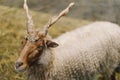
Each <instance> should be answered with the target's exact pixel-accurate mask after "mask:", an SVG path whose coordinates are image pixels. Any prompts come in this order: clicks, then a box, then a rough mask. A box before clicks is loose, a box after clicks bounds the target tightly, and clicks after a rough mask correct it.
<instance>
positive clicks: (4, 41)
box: [0, 0, 120, 80]
mask: <svg viewBox="0 0 120 80" xmlns="http://www.w3.org/2000/svg"><path fill="white" fill-rule="evenodd" d="M70 2H75V6H74V7H72V8H71V10H70V12H69V14H68V15H67V16H66V17H64V18H62V19H60V20H59V21H58V22H57V23H56V24H55V25H54V26H53V27H52V28H51V29H50V32H49V34H50V35H51V36H52V37H53V38H55V37H57V36H59V35H61V34H62V33H65V32H67V31H71V30H73V29H75V28H77V27H80V26H83V25H86V24H89V23H91V22H94V21H110V22H113V23H117V24H120V14H119V13H120V0H28V5H29V8H30V13H31V15H32V16H33V20H34V22H35V25H36V28H42V27H43V26H44V25H45V24H46V23H47V21H48V20H49V19H50V18H51V16H53V15H56V14H57V13H59V12H60V11H61V10H63V9H64V8H66V6H67V5H68V4H69V3H70ZM22 7H23V0H0V80H25V73H17V72H16V71H15V70H14V62H15V60H16V59H17V57H18V55H19V52H20V50H21V48H22V46H21V41H22V38H23V37H24V35H25V34H26V27H25V25H26V14H25V11H24V10H23V8H22ZM116 75H117V76H116V78H117V80H120V79H119V74H118V73H116ZM99 77H102V76H99Z"/></svg>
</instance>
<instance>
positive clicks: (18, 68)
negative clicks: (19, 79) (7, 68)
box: [15, 61, 27, 72]
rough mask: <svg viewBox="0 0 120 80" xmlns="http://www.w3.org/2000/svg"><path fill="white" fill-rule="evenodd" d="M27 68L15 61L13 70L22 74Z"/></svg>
mask: <svg viewBox="0 0 120 80" xmlns="http://www.w3.org/2000/svg"><path fill="white" fill-rule="evenodd" d="M26 68H27V65H25V64H24V63H23V62H20V61H17V62H16V63H15V70H16V71H18V72H23V71H25V70H26Z"/></svg>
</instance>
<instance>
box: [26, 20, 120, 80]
mask: <svg viewBox="0 0 120 80" xmlns="http://www.w3.org/2000/svg"><path fill="white" fill-rule="evenodd" d="M54 41H55V42H57V43H58V44H59V46H58V47H57V48H54V49H45V50H44V53H43V54H42V56H41V57H40V58H39V60H38V62H36V63H35V64H33V65H32V66H31V67H30V68H29V69H28V80H94V79H95V78H96V75H98V74H104V75H105V76H104V77H105V80H110V76H111V75H112V73H113V71H114V70H115V69H116V67H117V66H118V64H119V62H120V27H119V26H118V25H116V24H113V23H110V22H94V23H92V24H90V25H87V26H84V27H82V28H78V29H76V30H73V31H71V32H67V33H65V34H63V35H61V36H60V37H58V38H56V39H54Z"/></svg>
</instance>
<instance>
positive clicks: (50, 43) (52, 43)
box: [46, 40, 59, 48]
mask: <svg viewBox="0 0 120 80" xmlns="http://www.w3.org/2000/svg"><path fill="white" fill-rule="evenodd" d="M46 45H47V47H51V48H55V47H57V46H59V45H58V44H57V43H56V42H53V41H50V40H47V42H46Z"/></svg>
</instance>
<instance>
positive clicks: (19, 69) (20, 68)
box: [15, 66, 27, 72]
mask: <svg viewBox="0 0 120 80" xmlns="http://www.w3.org/2000/svg"><path fill="white" fill-rule="evenodd" d="M15 70H16V71H17V72H25V71H26V70H27V67H24V66H20V67H18V68H16V67H15Z"/></svg>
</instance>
